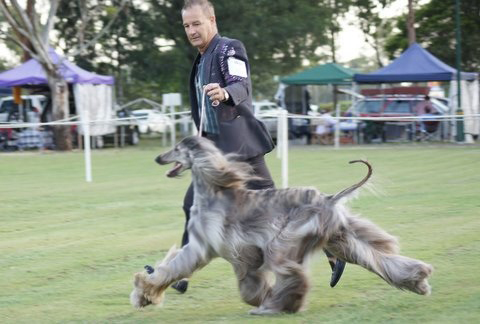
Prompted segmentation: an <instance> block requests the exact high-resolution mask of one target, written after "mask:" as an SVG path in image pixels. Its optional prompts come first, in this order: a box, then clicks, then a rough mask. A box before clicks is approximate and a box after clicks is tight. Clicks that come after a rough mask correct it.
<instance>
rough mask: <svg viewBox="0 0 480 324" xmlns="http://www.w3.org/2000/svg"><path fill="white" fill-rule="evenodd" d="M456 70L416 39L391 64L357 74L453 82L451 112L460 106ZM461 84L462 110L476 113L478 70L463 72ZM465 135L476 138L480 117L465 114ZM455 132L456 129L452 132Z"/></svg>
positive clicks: (364, 79)
mask: <svg viewBox="0 0 480 324" xmlns="http://www.w3.org/2000/svg"><path fill="white" fill-rule="evenodd" d="M456 79H457V70H456V69H454V68H453V67H451V66H449V65H447V64H445V63H444V62H442V61H440V60H439V59H438V58H436V57H435V56H434V55H432V54H431V53H430V52H428V51H427V50H426V49H424V48H423V47H421V46H420V45H419V44H417V43H413V44H412V45H410V47H409V48H408V49H407V50H405V52H403V53H402V54H401V55H400V56H399V57H398V58H396V59H395V60H394V61H393V62H392V63H390V64H389V65H387V66H385V67H383V68H381V69H379V70H377V71H374V72H371V73H368V74H355V75H354V76H353V80H354V81H355V82H356V83H361V84H372V83H377V84H379V83H399V82H429V81H447V82H448V81H449V82H450V91H449V94H450V106H451V112H452V114H453V112H455V111H456V110H457V107H456V106H457V100H456V99H457V81H456ZM460 79H461V88H462V90H461V91H462V93H461V95H462V107H461V109H462V111H463V113H464V114H465V115H477V114H479V113H480V108H479V85H478V73H469V72H460ZM464 122H465V128H464V130H465V135H467V136H466V140H467V142H473V137H472V136H478V135H479V134H480V120H479V118H478V117H471V118H465V121H464ZM452 134H453V132H452Z"/></svg>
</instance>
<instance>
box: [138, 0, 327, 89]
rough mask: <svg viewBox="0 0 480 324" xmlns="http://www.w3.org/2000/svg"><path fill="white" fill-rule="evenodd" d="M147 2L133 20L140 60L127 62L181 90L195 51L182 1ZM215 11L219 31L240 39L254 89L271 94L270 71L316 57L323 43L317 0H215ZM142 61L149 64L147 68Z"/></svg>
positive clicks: (323, 15)
mask: <svg viewBox="0 0 480 324" xmlns="http://www.w3.org/2000/svg"><path fill="white" fill-rule="evenodd" d="M148 4H149V5H150V7H149V9H148V11H147V12H146V13H144V15H143V17H142V18H143V19H142V21H139V22H138V26H142V29H141V30H142V33H141V34H142V35H140V36H139V37H143V40H144V41H143V42H142V51H138V52H136V53H135V54H136V55H143V60H142V61H141V62H136V63H133V65H132V66H134V67H135V68H136V70H137V71H140V72H145V73H142V75H143V77H147V78H149V77H152V78H156V79H157V80H159V81H160V80H162V79H163V80H165V81H167V82H168V83H169V84H175V85H176V86H177V87H178V88H177V89H180V90H181V92H183V93H185V94H186V93H187V82H186V80H187V77H188V75H189V71H190V67H191V63H192V61H193V59H194V58H195V55H196V53H197V52H196V50H195V49H194V48H192V46H191V45H190V44H189V43H188V40H187V38H186V37H185V32H184V30H183V26H182V20H181V8H182V6H183V1H182V0H170V1H168V0H165V1H160V0H148ZM233 8H234V9H233ZM215 10H216V16H217V23H218V27H219V31H220V33H221V34H222V35H225V36H228V37H232V38H238V39H240V40H242V42H243V43H244V44H245V47H246V48H247V51H248V55H249V59H250V65H251V68H252V80H253V83H254V87H255V90H256V92H257V93H258V92H260V93H264V94H266V95H271V94H273V91H274V88H273V85H274V83H275V81H274V80H273V78H272V77H273V76H275V75H286V74H288V73H291V72H293V71H295V70H296V69H298V68H299V67H301V64H302V61H303V60H304V59H312V60H317V59H318V55H317V54H315V49H316V48H317V47H318V46H319V45H323V44H326V43H327V38H326V36H325V34H326V26H327V19H328V18H329V16H328V13H327V12H326V11H325V10H324V8H323V7H322V6H321V4H320V2H319V1H318V0H298V1H290V0H278V1H274V2H272V1H269V0H257V1H232V0H228V1H221V2H220V1H217V2H216V3H215ZM147 24H148V26H146V25H147ZM153 40H157V41H158V40H165V41H167V42H168V43H169V44H170V46H166V47H163V48H161V47H160V46H159V45H158V44H155V43H154V42H153ZM140 53H141V54H140ZM152 60H153V61H152ZM142 64H144V66H143V67H142ZM147 65H148V67H151V68H150V69H146V68H145V67H146V66H147ZM151 65H154V66H153V67H152V66H151ZM154 72H156V73H155V75H152V74H153V73H154ZM132 73H133V74H135V73H136V72H135V71H133V72H132ZM133 74H132V75H133ZM152 80H153V79H152Z"/></svg>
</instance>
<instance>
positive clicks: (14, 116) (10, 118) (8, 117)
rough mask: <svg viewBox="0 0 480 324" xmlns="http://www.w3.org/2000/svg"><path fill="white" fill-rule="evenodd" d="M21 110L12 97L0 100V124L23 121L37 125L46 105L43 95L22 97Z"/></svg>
mask: <svg viewBox="0 0 480 324" xmlns="http://www.w3.org/2000/svg"><path fill="white" fill-rule="evenodd" d="M22 100H23V103H22V108H21V107H20V105H17V104H16V103H15V102H14V100H13V97H11V96H9V97H3V98H0V123H8V122H17V121H24V122H30V123H38V122H39V121H40V116H41V114H42V112H43V109H44V108H45V105H46V103H47V98H46V97H45V96H43V95H24V96H22Z"/></svg>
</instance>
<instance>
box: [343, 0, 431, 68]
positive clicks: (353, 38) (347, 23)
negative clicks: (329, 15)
mask: <svg viewBox="0 0 480 324" xmlns="http://www.w3.org/2000/svg"><path fill="white" fill-rule="evenodd" d="M428 2H430V0H419V1H418V3H419V4H420V5H422V4H425V3H428ZM407 11H408V0H395V1H394V2H393V3H392V4H391V5H390V6H388V7H386V8H385V9H383V10H381V11H380V16H381V17H382V18H391V17H398V16H400V15H402V14H406V13H407ZM353 21H355V16H354V15H353V14H352V13H349V14H347V16H346V17H345V19H343V20H342V21H341V22H340V25H341V27H342V31H341V32H340V33H339V35H338V42H337V43H338V45H339V48H338V52H337V60H338V61H339V62H348V61H351V60H353V59H355V58H358V57H359V56H360V55H359V53H362V54H363V55H362V56H372V55H374V54H375V53H374V51H373V49H372V47H371V46H369V45H368V44H367V43H366V42H365V38H364V36H363V33H362V32H361V31H360V29H359V28H358V27H355V26H353V25H352V22H353Z"/></svg>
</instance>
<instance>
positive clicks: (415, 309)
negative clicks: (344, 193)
mask: <svg viewBox="0 0 480 324" xmlns="http://www.w3.org/2000/svg"><path fill="white" fill-rule="evenodd" d="M161 151H162V148H160V147H156V146H155V145H153V144H152V143H150V144H149V145H141V146H140V147H135V148H126V149H122V150H117V149H105V150H99V151H94V153H93V156H92V161H93V180H94V181H93V183H86V182H85V180H84V160H83V154H82V152H71V153H38V152H24V153H8V154H7V153H3V154H0V273H1V276H0V322H1V323H70V322H82V323H92V322H94V323H180V322H184V323H203V322H219V323H245V322H248V323H386V322H388V323H475V322H477V323H478V322H480V147H479V146H460V145H440V146H429V145H392V146H383V145H372V146H361V147H345V148H342V149H340V150H334V149H332V148H329V147H324V146H310V147H307V146H295V147H292V148H291V150H290V155H289V165H290V171H289V176H290V179H289V183H290V185H291V186H315V187H317V188H319V189H320V190H322V191H324V192H328V193H334V192H337V191H339V190H341V189H343V188H345V187H347V186H350V185H351V184H353V183H354V182H356V181H358V180H359V179H361V178H362V177H363V176H364V175H365V172H366V169H365V167H364V166H362V165H360V164H355V165H349V164H348V161H349V160H352V159H359V158H366V159H368V160H369V161H370V162H371V163H372V165H373V168H374V179H373V183H374V184H375V185H376V189H377V190H376V191H377V194H374V193H371V192H369V191H366V190H364V191H363V192H362V194H361V195H360V197H359V198H358V199H356V200H354V201H352V202H350V205H351V208H352V209H353V210H354V211H355V212H357V213H360V214H361V215H363V216H364V217H367V218H369V219H371V220H372V221H374V222H375V223H377V224H379V225H380V226H381V227H383V228H384V229H386V230H387V231H388V232H390V233H392V234H394V235H395V236H397V237H398V238H399V241H400V244H401V247H402V254H404V255H407V256H410V257H414V258H418V259H422V260H424V261H426V262H428V263H431V264H432V265H433V266H434V268H435V272H434V274H433V277H432V279H431V284H432V287H433V290H432V295H431V296H429V297H424V296H418V295H414V294H412V293H409V292H404V291H400V290H397V289H395V288H392V287H390V286H389V285H387V284H386V283H385V282H384V281H383V280H381V279H380V278H378V277H377V276H376V275H374V274H372V273H370V272H368V271H367V270H365V269H363V268H360V267H358V266H355V265H347V267H346V269H345V273H344V275H343V277H342V279H341V281H340V283H339V284H338V285H337V287H336V288H333V289H332V288H330V287H329V280H330V269H329V266H328V263H327V261H326V258H325V256H324V255H323V254H322V253H319V254H318V255H316V256H315V257H314V258H313V260H312V261H311V265H310V274H311V284H312V289H311V291H310V293H309V296H308V305H307V308H306V310H305V311H303V312H300V313H298V314H291V315H276V316H267V317H254V316H251V315H248V314H247V312H248V310H249V309H251V307H250V306H248V305H246V304H244V303H243V302H242V301H241V300H240V297H239V294H238V292H237V287H236V281H235V278H234V275H233V271H232V269H231V267H230V265H229V264H228V263H227V262H225V261H223V260H221V259H216V260H214V261H213V262H212V263H210V264H209V265H208V266H207V267H205V268H204V269H202V270H201V271H199V272H198V273H196V274H195V275H194V277H193V278H192V280H191V285H190V287H189V290H188V292H187V293H186V294H184V295H180V294H178V293H177V292H176V291H174V290H173V289H169V290H168V291H167V296H166V301H165V303H164V305H163V307H148V308H146V309H143V310H135V309H133V308H132V307H131V306H130V304H129V299H128V296H129V293H130V291H131V289H132V276H133V274H134V273H135V272H136V271H141V270H142V268H143V266H144V265H145V264H154V263H155V261H156V260H158V259H160V258H162V257H163V256H164V254H165V252H166V250H167V249H168V248H169V247H170V246H171V245H173V244H174V243H177V244H179V243H180V237H181V234H182V228H183V224H184V216H183V213H182V210H181V206H182V200H183V195H184V192H185V190H186V188H187V186H188V184H189V181H190V173H189V172H188V173H187V174H185V175H184V176H183V177H182V178H181V179H169V178H166V177H165V176H164V174H165V172H166V171H167V169H168V167H166V166H163V167H161V166H158V165H156V164H155V163H154V162H153V160H154V158H155V156H156V155H157V154H158V153H159V152H161ZM267 162H268V165H269V166H270V168H271V170H272V173H273V176H274V178H275V180H276V182H277V185H281V179H280V160H278V159H277V158H276V156H275V153H272V154H269V156H268V159H267Z"/></svg>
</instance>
